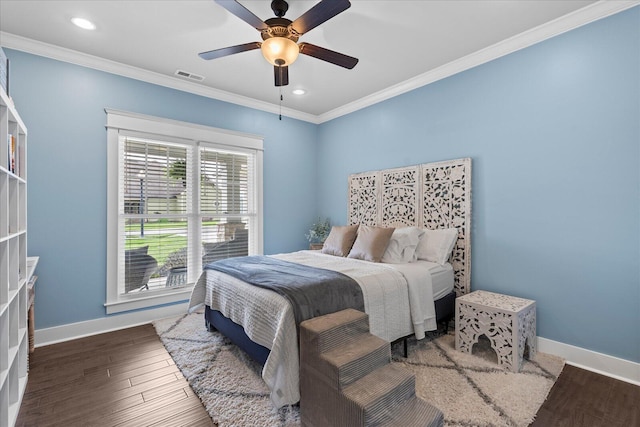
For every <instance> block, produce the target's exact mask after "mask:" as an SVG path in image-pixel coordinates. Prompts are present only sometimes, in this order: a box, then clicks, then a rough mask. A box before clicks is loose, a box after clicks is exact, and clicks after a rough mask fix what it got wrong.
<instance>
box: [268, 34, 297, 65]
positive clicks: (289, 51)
mask: <svg viewBox="0 0 640 427" xmlns="http://www.w3.org/2000/svg"><path fill="white" fill-rule="evenodd" d="M260 49H261V50H262V55H263V56H264V58H265V59H266V60H267V61H269V63H270V64H271V65H276V66H289V65H291V64H293V63H294V62H295V60H296V59H298V54H299V53H300V48H299V47H298V44H297V43H296V42H294V41H293V40H290V39H288V38H286V37H270V38H268V39H266V40H264V41H263V42H262V46H261V47H260Z"/></svg>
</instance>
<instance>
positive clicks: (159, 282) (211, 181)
mask: <svg viewBox="0 0 640 427" xmlns="http://www.w3.org/2000/svg"><path fill="white" fill-rule="evenodd" d="M112 114H113V116H112V115H111V114H109V116H108V118H109V119H110V120H109V122H112V123H111V125H110V126H107V128H108V136H109V146H110V148H109V152H108V154H109V155H108V159H109V160H108V163H109V179H108V182H109V186H108V187H109V188H108V191H107V193H108V200H109V203H108V206H109V212H110V213H109V214H108V227H107V228H108V230H107V231H108V238H107V242H108V248H107V251H108V259H107V261H108V262H107V264H108V265H107V302H106V304H105V305H106V306H107V312H108V313H113V312H118V311H124V310H129V309H134V308H141V307H149V306H153V305H157V304H164V303H167V302H171V301H179V300H180V299H178V298H181V299H185V298H186V297H187V296H188V292H189V290H190V287H191V286H192V285H193V283H195V281H196V280H197V278H198V277H199V276H200V274H201V272H202V269H203V266H204V265H206V264H207V263H209V262H213V261H217V260H219V259H223V258H229V257H236V256H244V255H249V254H257V253H260V252H261V251H262V216H261V212H260V211H261V206H262V202H261V201H262V195H261V192H262V184H261V174H262V141H261V140H257V139H255V138H250V137H247V136H244V135H234V134H231V133H229V132H226V131H225V132H222V131H218V130H215V129H213V128H207V127H202V126H198V125H192V124H188V123H184V122H172V121H164V120H162V119H157V118H151V117H149V116H139V115H133V114H118V113H112ZM138 119H139V120H138ZM118 125H119V126H118ZM216 141H217V142H216ZM171 295H173V297H172V296H171ZM185 295H187V296H185Z"/></svg>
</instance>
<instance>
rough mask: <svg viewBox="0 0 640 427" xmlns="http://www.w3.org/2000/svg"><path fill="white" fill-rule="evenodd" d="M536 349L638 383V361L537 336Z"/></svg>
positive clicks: (583, 366) (583, 367) (639, 367)
mask: <svg viewBox="0 0 640 427" xmlns="http://www.w3.org/2000/svg"><path fill="white" fill-rule="evenodd" d="M538 351H540V352H542V353H548V354H553V355H555V356H559V357H562V358H563V359H565V360H566V361H567V364H569V365H573V366H577V367H578V368H582V369H586V370H588V371H592V372H596V373H598V374H602V375H606V376H608V377H611V378H615V379H618V380H621V381H625V382H628V383H631V384H635V385H640V363H636V362H632V361H630V360H625V359H620V358H619V357H615V356H609V355H608V354H603V353H598V352H596V351H592V350H587V349H585V348H582V347H576V346H573V345H570V344H564V343H561V342H558V341H553V340H550V339H547V338H542V337H538Z"/></svg>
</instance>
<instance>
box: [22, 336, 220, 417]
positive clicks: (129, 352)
mask: <svg viewBox="0 0 640 427" xmlns="http://www.w3.org/2000/svg"><path fill="white" fill-rule="evenodd" d="M16 425H17V426H25V427H26V426H30V427H31V426H38V427H41V426H42V427H45V426H136V427H138V426H163V427H164V426H213V425H214V424H213V422H212V421H211V418H210V417H209V415H208V414H207V412H206V411H205V409H204V407H203V406H202V403H201V402H200V399H199V398H198V396H196V395H195V394H194V393H193V391H192V390H191V388H190V387H189V385H188V383H187V381H186V380H185V379H184V377H183V376H182V373H180V371H179V370H178V368H177V367H176V365H175V363H174V362H173V360H172V359H171V356H170V355H169V353H167V351H166V350H165V348H164V346H163V345H162V343H161V342H160V338H159V337H158V335H157V334H156V332H155V329H154V328H153V326H151V325H144V326H138V327H135V328H129V329H124V330H121V331H116V332H110V333H106V334H101V335H95V336H92V337H88V338H82V339H78V340H74V341H69V342H66V343H60V344H54V345H51V346H46V347H39V348H37V349H36V351H35V352H34V353H33V354H32V355H31V360H30V369H29V381H28V383H27V390H26V392H25V396H24V399H23V402H22V407H21V408H20V413H19V414H18V421H17V424H16Z"/></svg>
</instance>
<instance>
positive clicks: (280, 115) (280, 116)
mask: <svg viewBox="0 0 640 427" xmlns="http://www.w3.org/2000/svg"><path fill="white" fill-rule="evenodd" d="M282 100H283V98H282V86H281V87H280V114H279V118H280V120H282Z"/></svg>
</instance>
